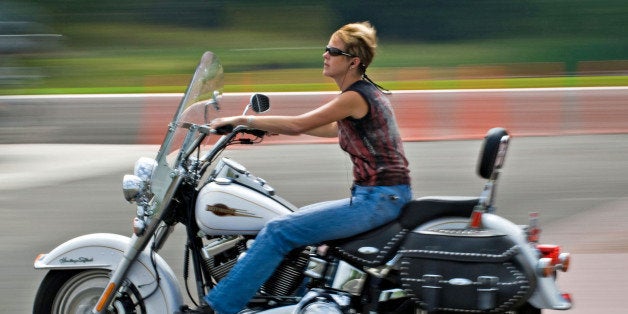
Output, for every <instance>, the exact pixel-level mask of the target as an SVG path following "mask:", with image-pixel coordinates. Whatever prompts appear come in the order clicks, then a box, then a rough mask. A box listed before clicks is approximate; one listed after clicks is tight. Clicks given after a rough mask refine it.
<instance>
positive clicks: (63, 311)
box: [33, 269, 146, 314]
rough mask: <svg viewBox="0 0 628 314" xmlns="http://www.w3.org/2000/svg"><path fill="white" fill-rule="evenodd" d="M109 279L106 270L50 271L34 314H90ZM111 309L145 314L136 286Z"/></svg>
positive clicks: (39, 293) (35, 304) (38, 292)
mask: <svg viewBox="0 0 628 314" xmlns="http://www.w3.org/2000/svg"><path fill="white" fill-rule="evenodd" d="M109 276H110V272H109V271H108V270H105V269H84V270H52V271H50V272H49V273H48V274H47V275H46V277H44V279H43V280H42V282H41V284H40V285H39V289H38V290H37V295H36V296H35V302H34V305H33V314H78V313H91V312H92V309H93V308H94V306H95V305H96V303H97V302H98V299H99V298H100V295H101V294H102V292H103V291H104V290H105V287H106V286H107V284H108V283H109V278H110V277H109ZM112 306H113V310H112V311H110V313H135V314H140V313H142V314H144V313H146V309H145V307H144V302H143V300H142V298H141V295H140V294H139V292H138V291H137V289H135V287H133V286H130V287H129V289H127V292H125V293H122V294H121V295H119V297H118V298H117V299H116V300H114V301H113V303H112Z"/></svg>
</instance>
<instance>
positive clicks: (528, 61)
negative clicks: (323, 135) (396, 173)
mask: <svg viewBox="0 0 628 314" xmlns="http://www.w3.org/2000/svg"><path fill="white" fill-rule="evenodd" d="M60 32H61V33H62V34H64V37H63V38H64V39H63V41H62V45H61V46H62V48H60V49H58V50H56V51H53V52H50V53H46V54H43V55H28V56H21V57H18V58H15V60H13V63H14V64H19V65H21V66H26V67H31V68H36V69H40V72H41V73H42V74H43V77H42V78H40V79H38V80H36V81H31V82H27V83H29V84H25V85H20V86H15V85H0V94H4V95H9V94H58V93H143V92H183V91H184V90H185V86H186V85H187V83H188V80H189V78H190V76H191V74H192V72H193V71H194V68H195V66H196V63H197V62H198V58H199V57H200V56H201V55H202V53H203V52H204V51H206V50H210V51H213V52H214V53H216V54H217V55H218V56H219V57H220V58H221V61H222V63H223V66H224V69H225V77H226V86H225V91H226V92H231V91H242V92H250V91H314V90H334V89H335V87H334V86H333V85H332V84H331V81H330V80H329V79H325V78H323V77H322V75H321V67H322V50H323V49H322V47H324V45H325V44H326V43H327V37H326V36H327V35H326V34H322V35H319V36H313V37H307V36H303V35H301V34H300V33H295V32H286V33H283V32H282V33H279V32H276V33H273V32H255V31H242V30H228V29H224V30H199V29H189V28H175V27H165V26H149V25H130V24H82V25H77V24H72V25H66V26H64V27H63V28H61V29H60ZM626 45H627V43H625V42H621V41H620V42H618V41H615V40H613V39H603V38H579V37H573V38H514V39H501V40H497V39H496V40H490V41H472V42H455V43H403V42H388V41H386V40H385V39H380V47H379V50H378V53H379V55H378V56H377V57H376V60H375V62H374V63H373V64H372V66H371V67H370V68H369V76H371V77H372V78H373V79H374V80H375V81H377V82H378V83H381V85H384V86H386V87H388V88H390V89H443V88H500V87H512V88H522V87H563V86H626V85H628V76H626V75H625V74H626V73H628V65H627V64H628V62H627V61H621V60H627V59H628V55H627V53H626V51H628V47H626ZM616 60H620V61H616ZM591 61H602V63H601V64H602V65H603V66H602V67H603V68H604V69H606V70H608V69H609V68H610V69H611V70H615V68H617V69H616V70H618V71H616V72H615V73H613V74H614V75H615V76H606V75H603V72H596V73H593V72H592V73H593V74H594V75H592V73H589V72H582V71H581V70H580V69H581V68H582V66H581V65H582V64H583V63H586V62H591ZM605 61H606V62H607V63H606V64H605V63H604V62H605ZM604 64H605V65H604ZM599 73H602V75H600V74H599Z"/></svg>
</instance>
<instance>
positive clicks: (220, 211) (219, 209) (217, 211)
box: [206, 204, 262, 218]
mask: <svg viewBox="0 0 628 314" xmlns="http://www.w3.org/2000/svg"><path fill="white" fill-rule="evenodd" d="M206 210H207V211H208V212H212V213H214V215H216V216H239V217H251V218H262V217H259V216H255V215H251V214H249V213H248V212H246V211H245V210H239V209H235V208H229V207H227V206H226V205H223V204H216V205H207V208H206Z"/></svg>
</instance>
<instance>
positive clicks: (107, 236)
mask: <svg viewBox="0 0 628 314" xmlns="http://www.w3.org/2000/svg"><path fill="white" fill-rule="evenodd" d="M130 242H131V238H129V237H125V236H122V235H118V234H112V233H94V234H88V235H83V236H79V237H76V238H74V239H71V240H68V241H67V242H65V243H63V244H61V245H59V246H57V247H56V248H54V249H53V250H52V251H50V253H47V254H41V255H39V256H38V257H37V259H36V260H35V265H34V266H35V269H54V270H65V269H67V270H70V269H72V270H76V269H108V270H114V269H115V268H116V267H117V266H118V263H119V262H120V261H121V260H122V258H123V256H124V251H125V250H126V249H127V248H128V247H129V245H130ZM153 260H154V263H155V266H153V262H152V261H151V253H150V248H147V249H145V250H144V251H142V252H141V253H140V254H139V256H138V258H137V260H136V261H135V263H134V264H133V266H132V267H131V268H130V269H129V271H128V273H127V279H128V280H129V281H130V282H132V283H133V285H134V286H135V287H136V288H137V289H138V290H139V291H140V292H141V294H142V295H144V296H148V295H149V294H151V293H152V292H153V291H155V293H154V294H153V295H151V296H150V297H149V298H147V299H145V300H144V302H145V305H146V308H147V310H148V313H159V312H163V310H164V309H170V311H169V312H170V313H173V312H175V311H177V310H179V308H180V307H181V305H183V297H182V295H181V291H180V290H179V282H178V280H177V278H176V276H175V275H174V272H173V271H172V269H171V268H170V266H169V265H168V264H167V263H166V262H165V261H164V260H163V259H162V258H161V256H159V255H157V254H154V255H153ZM155 270H157V272H158V274H159V279H160V280H159V286H158V289H157V290H155V285H156V284H157V273H155ZM151 309H152V310H151Z"/></svg>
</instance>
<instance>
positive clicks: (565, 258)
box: [558, 253, 571, 271]
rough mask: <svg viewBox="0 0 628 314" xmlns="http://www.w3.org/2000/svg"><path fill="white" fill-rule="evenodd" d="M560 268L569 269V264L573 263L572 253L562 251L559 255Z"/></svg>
mask: <svg viewBox="0 0 628 314" xmlns="http://www.w3.org/2000/svg"><path fill="white" fill-rule="evenodd" d="M558 262H559V265H560V267H559V269H560V270H562V271H568V270H569V264H571V254H569V253H560V255H558Z"/></svg>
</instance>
